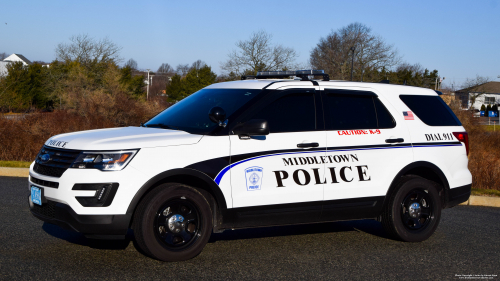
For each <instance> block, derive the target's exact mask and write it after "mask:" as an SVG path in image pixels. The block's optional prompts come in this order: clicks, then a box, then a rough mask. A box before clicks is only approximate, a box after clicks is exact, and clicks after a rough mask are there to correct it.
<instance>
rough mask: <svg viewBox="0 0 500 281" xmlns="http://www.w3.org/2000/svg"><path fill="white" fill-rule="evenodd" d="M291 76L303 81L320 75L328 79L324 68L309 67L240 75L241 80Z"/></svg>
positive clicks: (324, 79) (325, 79)
mask: <svg viewBox="0 0 500 281" xmlns="http://www.w3.org/2000/svg"><path fill="white" fill-rule="evenodd" d="M292 76H296V77H300V78H302V80H303V81H308V80H309V79H310V78H311V79H312V77H314V76H321V77H322V78H323V81H329V80H330V76H329V75H328V74H325V71H324V70H317V69H310V70H292V71H290V70H287V71H259V72H257V75H248V76H242V77H241V79H242V80H246V79H269V78H278V79H284V78H289V77H292ZM309 76H311V77H309Z"/></svg>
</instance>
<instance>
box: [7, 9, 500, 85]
mask: <svg viewBox="0 0 500 281" xmlns="http://www.w3.org/2000/svg"><path fill="white" fill-rule="evenodd" d="M1 6H2V7H1V8H0V52H6V53H8V54H11V53H19V54H23V55H24V56H26V57H27V58H28V59H30V60H42V61H52V60H53V59H54V58H55V52H54V49H55V47H56V46H57V44H58V43H61V42H69V40H68V39H69V37H71V36H72V35H77V34H81V33H87V34H89V35H90V36H92V37H96V38H102V37H105V36H108V37H109V38H110V39H111V40H112V41H113V42H115V43H116V44H117V45H119V46H121V47H122V48H123V49H122V51H121V56H122V57H123V58H124V60H125V61H126V60H128V59H129V58H133V59H135V60H136V61H137V62H138V65H139V68H143V69H146V68H151V69H153V70H156V69H157V68H158V67H159V66H160V64H161V63H164V62H166V63H169V64H170V65H172V66H174V67H175V66H177V65H178V64H181V63H183V64H186V63H189V64H191V63H192V62H194V61H196V60H198V59H201V60H203V61H205V62H206V63H207V64H208V65H210V66H212V69H213V70H214V71H215V72H216V73H220V72H221V71H220V63H221V62H223V61H224V60H225V59H226V58H227V54H228V53H229V52H230V51H231V50H232V49H234V48H235V43H236V42H237V41H238V40H245V39H247V38H249V36H250V35H251V33H252V32H255V31H258V30H261V29H264V30H266V31H267V32H268V33H271V34H273V36H274V37H273V42H274V43H280V44H283V45H284V46H287V47H293V48H294V49H295V50H296V51H297V52H298V53H299V57H298V60H297V62H299V63H304V64H305V63H307V61H308V59H309V53H310V51H311V49H312V48H314V46H315V45H316V44H317V43H318V41H319V39H320V38H321V37H325V36H327V35H328V34H329V33H330V32H331V31H332V30H336V29H338V28H340V27H343V26H346V25H348V24H350V23H353V22H360V23H363V24H365V25H367V26H369V27H371V28H372V30H373V32H374V33H375V34H378V35H380V36H382V37H383V38H384V39H385V40H386V41H387V43H390V44H394V46H395V47H396V48H397V49H398V51H399V53H400V55H402V56H403V60H404V61H407V62H409V63H412V64H413V63H420V64H421V65H422V66H423V67H426V68H429V69H438V70H439V73H440V75H441V76H444V77H446V80H445V84H448V85H449V84H450V83H455V85H458V86H459V85H460V84H461V83H462V82H463V81H464V79H465V78H467V77H475V76H476V75H481V76H489V77H490V78H492V79H494V80H495V81H500V79H497V76H499V75H500V1H499V0H476V1H462V0H455V1H356V0H350V1H293V0H288V1H272V0H267V1H260V0H255V1H234V0H233V1H195V0H191V1H170V0H163V1H155V0H153V1H128V0H126V1H103V0H101V1H94V0H86V1H22V0H16V1H4V3H2V5H1ZM5 23H7V24H5Z"/></svg>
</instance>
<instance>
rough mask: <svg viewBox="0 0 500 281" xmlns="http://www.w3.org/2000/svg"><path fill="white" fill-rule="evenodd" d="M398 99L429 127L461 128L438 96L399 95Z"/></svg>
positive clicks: (458, 121) (453, 114)
mask: <svg viewBox="0 0 500 281" xmlns="http://www.w3.org/2000/svg"><path fill="white" fill-rule="evenodd" d="M399 98H401V100H402V101H403V102H404V103H405V104H406V105H407V106H408V107H409V108H410V109H411V110H412V111H413V113H415V115H417V116H418V118H420V120H422V122H424V123H425V124H427V125H429V126H461V125H462V123H460V120H458V118H457V117H456V116H455V113H453V111H451V109H450V107H448V105H447V104H446V103H445V102H444V101H443V99H441V98H440V97H439V96H417V95H400V96H399Z"/></svg>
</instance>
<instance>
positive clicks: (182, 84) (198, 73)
mask: <svg viewBox="0 0 500 281" xmlns="http://www.w3.org/2000/svg"><path fill="white" fill-rule="evenodd" d="M198 62H201V61H197V62H195V64H197V65H202V66H201V67H200V68H197V67H192V68H191V70H190V71H189V72H188V73H187V74H186V76H185V77H181V76H180V75H179V74H175V75H174V76H173V77H172V81H170V83H169V84H168V85H167V87H166V94H167V95H168V100H169V101H170V102H176V101H180V100H182V99H183V98H185V97H187V96H189V95H191V94H193V93H195V92H196V91H198V90H200V89H202V88H204V87H206V86H208V85H210V84H213V83H215V81H216V79H217V75H216V74H215V73H213V72H212V69H211V68H210V66H207V65H206V64H205V63H203V62H201V63H202V64H199V63H198ZM195 64H193V65H195Z"/></svg>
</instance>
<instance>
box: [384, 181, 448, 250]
mask: <svg viewBox="0 0 500 281" xmlns="http://www.w3.org/2000/svg"><path fill="white" fill-rule="evenodd" d="M440 189H441V186H440V185H438V184H437V183H435V182H433V181H429V180H426V179H424V178H421V177H418V176H404V177H402V178H401V181H400V182H399V183H398V185H397V186H396V189H395V191H394V192H393V193H392V194H391V196H390V199H389V201H388V202H387V204H386V206H385V207H384V211H383V213H382V226H383V227H384V230H385V231H386V232H387V234H389V235H390V236H391V237H392V238H395V239H397V240H402V241H406V242H421V241H424V240H426V239H427V238H429V237H430V236H431V235H432V234H433V233H434V231H435V230H436V228H437V226H438V224H439V220H440V218H441V209H442V207H441V199H440V197H439V193H438V192H439V190H440Z"/></svg>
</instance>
